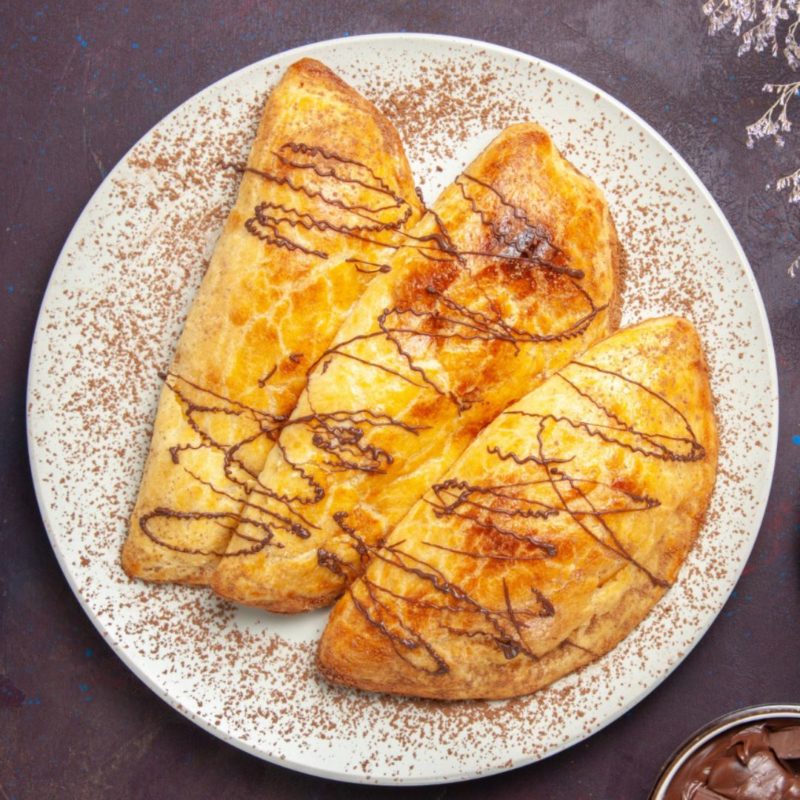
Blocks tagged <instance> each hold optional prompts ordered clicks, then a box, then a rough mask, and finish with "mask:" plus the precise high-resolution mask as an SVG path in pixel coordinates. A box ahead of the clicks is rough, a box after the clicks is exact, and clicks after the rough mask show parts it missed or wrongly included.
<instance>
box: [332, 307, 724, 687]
mask: <svg viewBox="0 0 800 800" xmlns="http://www.w3.org/2000/svg"><path fill="white" fill-rule="evenodd" d="M717 451H718V442H717V434H716V429H715V421H714V412H713V407H712V396H711V391H710V388H709V382H708V374H707V369H706V365H705V361H704V357H703V352H702V349H701V345H700V341H699V339H698V337H697V334H696V333H695V331H694V329H693V327H692V326H691V325H690V323H688V322H686V321H685V320H682V319H678V318H674V317H672V318H663V319H657V320H651V321H648V322H644V323H642V324H640V325H636V326H634V327H631V328H627V329H625V330H622V331H620V332H618V333H616V334H615V335H613V336H611V337H610V338H608V339H606V340H605V341H603V342H601V343H600V344H597V345H595V346H594V347H592V348H591V349H590V350H588V351H587V352H586V353H585V354H583V355H582V356H580V357H578V358H576V359H574V360H573V361H572V362H571V363H570V364H569V365H568V366H566V367H564V368H563V369H561V370H560V371H559V372H558V373H557V374H555V375H553V376H552V377H550V378H549V379H548V380H547V381H546V382H545V383H543V384H541V385H540V386H539V387H538V388H536V389H534V390H533V391H532V392H531V393H530V394H528V395H526V396H525V397H524V398H523V399H522V400H520V401H519V402H518V403H516V404H515V405H513V406H511V407H510V408H509V409H507V410H506V411H505V412H503V413H502V414H501V415H500V416H499V417H498V418H497V419H496V420H495V421H494V422H493V423H492V424H491V425H489V426H488V427H487V428H486V429H485V430H484V431H483V432H482V433H480V434H479V435H478V437H477V438H476V439H475V441H474V442H473V443H472V444H471V445H470V446H469V448H468V449H467V450H466V451H465V452H464V454H463V455H462V456H461V458H460V459H459V460H458V461H457V462H456V463H455V464H454V466H453V467H452V469H451V470H450V471H449V472H448V473H447V474H446V475H445V476H444V477H442V478H441V479H440V480H438V481H437V482H436V483H434V484H433V486H432V488H431V489H430V490H429V491H428V492H427V493H426V494H425V496H424V497H423V498H422V499H421V501H420V502H418V503H417V504H416V505H415V506H414V508H413V509H412V510H411V512H410V513H409V514H408V515H407V516H406V517H405V518H404V519H403V521H402V522H401V523H400V524H399V525H398V526H397V527H396V528H395V529H394V531H393V532H392V534H391V536H390V537H389V538H388V539H387V540H386V542H385V543H384V544H383V546H381V547H379V548H376V549H372V550H370V551H369V553H370V557H371V558H370V562H369V565H368V567H367V569H366V572H365V573H364V575H363V577H361V578H360V579H359V580H357V581H356V582H355V583H354V584H352V585H351V586H350V588H349V589H348V590H347V592H346V594H345V595H344V596H343V597H342V598H341V600H340V601H339V602H338V603H337V605H336V606H335V607H334V609H333V612H332V615H331V617H330V621H329V623H328V626H327V628H326V629H325V632H324V634H323V636H322V640H321V642H320V645H319V656H318V660H319V666H320V668H321V670H322V672H323V674H324V675H325V676H326V677H328V678H329V679H330V680H332V681H336V682H339V683H343V684H346V685H350V686H356V687H359V688H362V689H369V690H375V691H381V692H392V693H400V694H408V695H416V696H422V697H430V698H442V699H456V698H504V697H512V696H515V695H521V694H527V693H529V692H533V691H535V690H536V689H539V688H540V687H543V686H546V685H547V684H549V683H551V682H552V681H554V680H555V679H557V678H559V677H560V676H562V675H564V674H566V673H568V672H570V671H572V670H574V669H576V668H578V667H580V666H582V665H584V664H587V663H589V662H591V661H593V660H595V659H597V658H599V657H600V656H601V655H603V654H604V653H606V652H607V651H609V650H610V649H611V648H613V647H614V646H615V645H616V644H617V643H618V642H619V641H620V640H621V639H623V638H624V637H625V636H626V635H627V634H628V633H629V632H630V631H631V630H632V629H633V628H634V627H635V626H636V625H637V624H638V623H639V622H640V621H641V620H642V619H643V618H644V617H645V615H646V614H647V613H648V612H649V611H650V609H651V608H652V607H653V605H654V604H655V603H656V602H657V601H658V600H659V599H660V598H661V597H662V595H663V594H664V593H665V592H666V591H667V589H668V587H669V586H670V585H671V584H672V583H673V582H674V581H675V579H676V575H677V574H678V570H679V568H680V566H681V563H682V562H683V560H684V558H685V556H686V554H687V552H688V550H689V548H690V547H691V546H692V543H693V541H694V539H695V537H696V536H697V533H698V531H699V529H700V527H701V525H702V521H703V517H704V514H705V511H706V508H707V506H708V503H709V498H710V496H711V492H712V488H713V485H714V479H715V474H716V463H717ZM352 536H353V539H354V542H355V543H356V545H357V543H358V539H357V535H356V533H353V534H352Z"/></svg>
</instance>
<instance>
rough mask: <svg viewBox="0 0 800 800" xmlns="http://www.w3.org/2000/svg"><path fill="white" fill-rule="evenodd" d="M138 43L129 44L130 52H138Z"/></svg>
mask: <svg viewBox="0 0 800 800" xmlns="http://www.w3.org/2000/svg"><path fill="white" fill-rule="evenodd" d="M138 49H139V42H131V50H138Z"/></svg>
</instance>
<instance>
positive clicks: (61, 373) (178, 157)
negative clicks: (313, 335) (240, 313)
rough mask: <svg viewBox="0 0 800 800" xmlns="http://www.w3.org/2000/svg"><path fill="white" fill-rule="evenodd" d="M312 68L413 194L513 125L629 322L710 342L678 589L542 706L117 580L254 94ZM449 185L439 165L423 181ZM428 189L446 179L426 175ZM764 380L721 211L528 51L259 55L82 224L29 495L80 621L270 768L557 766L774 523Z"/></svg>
mask: <svg viewBox="0 0 800 800" xmlns="http://www.w3.org/2000/svg"><path fill="white" fill-rule="evenodd" d="M301 56H313V57H315V58H319V59H321V60H322V61H324V62H325V63H327V64H328V65H329V66H331V67H332V68H333V69H334V70H336V71H337V72H338V73H340V74H341V75H342V76H343V77H344V78H345V79H346V80H348V81H349V82H351V83H352V84H353V85H355V86H356V87H357V88H359V89H360V90H361V91H363V92H364V93H365V94H367V95H368V96H369V97H371V98H372V99H374V100H375V101H376V102H378V104H379V105H380V106H381V107H382V108H383V109H384V110H385V111H386V112H387V113H388V114H389V115H390V116H391V117H392V118H393V119H394V120H395V122H396V123H397V124H398V126H399V128H400V130H401V133H402V134H403V136H404V138H405V141H406V143H407V147H408V151H409V156H410V159H411V162H412V166H413V168H414V172H415V174H416V175H417V176H419V178H418V179H419V181H420V183H421V185H422V187H423V190H424V193H425V196H426V198H428V200H429V201H430V200H432V199H433V198H434V197H435V194H436V192H437V191H438V189H439V188H440V187H441V186H442V185H444V184H445V183H447V182H449V181H450V180H451V179H452V178H453V177H454V176H455V175H456V173H457V170H458V169H459V168H460V167H461V166H463V164H464V163H465V162H466V161H467V160H468V159H469V158H471V157H472V156H473V155H475V154H476V153H477V152H478V150H479V149H480V148H481V147H482V146H483V145H484V144H485V143H486V142H487V141H488V140H489V138H490V137H491V136H492V135H493V134H494V133H495V132H497V131H498V130H499V129H500V128H501V127H503V126H505V125H506V124H508V123H511V122H514V121H519V120H522V119H526V118H531V119H535V120H537V121H539V122H541V123H542V124H544V125H545V126H546V127H547V128H548V129H549V130H550V132H551V133H552V136H553V138H554V139H555V141H556V143H557V144H558V145H559V146H560V147H561V148H562V149H563V150H564V151H565V153H566V154H567V155H568V157H569V158H571V159H572V160H573V161H574V162H575V164H576V165H577V166H578V167H579V168H580V169H581V170H583V171H584V172H586V173H587V174H589V175H591V176H592V177H593V178H595V179H596V180H597V181H598V182H599V183H600V184H601V185H602V186H603V187H604V188H605V191H606V194H607V196H608V198H609V201H610V203H611V207H612V212H613V214H614V217H615V219H616V222H617V226H618V228H619V232H620V236H621V239H622V241H623V243H624V246H625V248H626V250H627V254H628V272H627V283H626V287H625V292H624V322H626V323H627V322H633V321H636V320H640V319H643V318H645V317H647V316H649V315H654V314H664V313H678V314H683V315H685V316H688V317H690V318H691V319H692V320H693V321H694V322H695V324H696V325H697V327H698V328H699V330H700V332H701V335H702V337H703V339H704V341H705V344H706V346H707V348H708V354H709V361H710V365H711V371H712V383H713V389H714V394H715V396H716V398H717V401H718V405H717V413H718V416H719V421H720V427H721V437H722V452H721V460H720V469H719V476H718V479H717V488H716V491H715V495H714V499H713V503H712V508H711V512H710V514H709V517H708V521H707V524H706V526H705V528H704V529H703V531H702V533H701V535H700V538H699V541H698V544H697V546H696V547H695V548H694V550H693V551H692V553H691V554H690V556H689V559H688V561H687V563H686V565H685V566H684V568H683V570H682V571H681V574H680V578H679V581H678V583H677V584H676V586H675V587H674V588H673V589H672V590H671V591H670V592H669V594H668V595H667V597H666V598H665V599H664V600H663V601H662V602H661V603H660V604H659V605H658V606H657V607H656V609H655V610H654V611H653V613H651V614H650V616H649V617H648V618H647V619H646V620H645V621H644V623H643V624H642V625H640V626H639V627H638V628H637V629H636V630H635V631H634V633H632V634H631V635H630V636H629V637H628V638H627V639H626V640H625V641H624V642H623V643H622V644H621V645H620V646H619V647H617V648H616V649H615V650H614V651H613V652H611V653H610V654H608V655H607V656H606V657H604V658H603V659H601V660H600V661H599V662H597V663H595V664H594V665H592V666H590V667H588V668H586V669H584V670H582V671H580V672H579V673H577V674H573V675H570V676H568V677H567V678H565V679H563V680H561V681H559V682H558V683H557V684H556V685H554V686H552V687H551V688H549V689H547V690H544V691H541V692H539V693H537V694H536V695H535V696H534V697H531V698H527V699H518V700H513V701H507V702H502V703H475V702H472V703H454V704H437V703H435V702H419V701H412V700H406V699H400V698H392V697H383V696H378V695H370V694H364V693H359V692H353V691H347V690H342V689H337V688H331V687H329V686H327V685H326V684H324V683H323V682H322V681H321V680H320V679H319V678H318V677H317V675H316V672H315V669H314V649H315V643H316V639H317V637H318V635H319V632H320V631H321V629H322V626H323V624H324V621H325V613H324V612H317V613H314V614H309V615H304V616H299V617H288V618H286V617H278V616H272V615H269V614H266V613H260V612H258V611H254V610H247V609H243V608H237V607H235V606H233V605H231V604H229V603H226V602H223V601H221V600H218V599H217V598H215V597H214V596H212V594H211V593H210V592H207V591H204V590H197V589H190V588H186V587H177V586H152V585H147V584H144V583H140V582H132V581H129V580H128V579H127V578H126V577H125V576H124V574H123V573H122V571H121V569H120V566H119V562H118V558H119V550H120V546H121V544H122V541H123V538H124V536H125V528H126V521H127V518H128V515H129V512H130V510H131V507H132V504H133V501H134V497H135V493H136V489H137V486H138V481H139V477H140V473H141V468H142V464H143V460H144V457H145V453H146V451H147V446H148V440H149V426H150V424H151V420H152V418H153V415H154V411H155V405H156V399H157V396H158V388H159V383H160V381H159V379H158V375H157V373H158V371H159V370H160V369H163V368H164V367H165V366H166V365H167V364H168V363H169V360H170V357H171V353H172V350H173V347H174V344H175V341H176V338H177V335H178V333H179V332H180V329H181V325H182V321H183V317H184V315H185V312H186V309H187V308H188V305H189V303H190V301H191V298H192V296H193V293H194V291H195V289H196V286H197V284H198V282H199V280H200V277H201V275H202V272H203V270H204V268H205V264H206V260H207V258H208V255H209V254H210V251H211V248H212V246H213V242H214V240H215V238H216V236H217V234H218V232H219V230H220V227H221V224H222V221H223V219H224V216H225V213H226V210H227V209H228V208H229V207H230V205H231V204H232V202H233V199H234V195H235V191H236V178H235V176H234V175H233V174H232V173H231V172H230V171H225V170H223V169H221V168H220V164H221V163H222V162H225V161H242V160H244V159H245V157H246V153H247V150H248V148H249V142H250V138H251V137H252V135H253V133H254V130H255V125H256V122H257V119H258V115H259V110H260V106H261V104H262V102H263V99H264V97H265V94H266V92H267V90H268V89H269V88H270V87H271V86H272V85H273V84H274V83H275V82H276V80H277V78H278V76H279V75H280V74H281V73H282V71H283V70H284V69H285V68H286V67H287V66H288V65H289V64H291V63H292V62H293V61H295V60H297V59H298V58H300V57H301ZM437 167H438V169H437ZM440 170H441V171H440ZM777 405H778V399H777V378H776V371H775V360H774V354H773V350H772V343H771V339H770V334H769V328H768V324H767V320H766V316H765V313H764V308H763V305H762V302H761V299H760V296H759V293H758V289H757V287H756V284H755V281H754V279H753V275H752V273H751V271H750V268H749V266H748V264H747V261H746V259H745V256H744V253H743V252H742V250H741V248H740V247H739V245H738V243H737V241H736V238H735V236H734V234H733V232H732V231H731V229H730V227H729V226H728V224H727V222H726V221H725V219H724V218H723V216H722V214H721V212H720V210H719V208H718V207H717V205H716V204H715V202H714V201H713V199H712V198H711V196H710V195H709V193H708V192H707V191H706V189H705V188H704V187H703V186H702V184H701V183H700V181H699V180H698V179H697V177H696V176H695V175H694V174H693V173H692V171H691V170H690V169H689V167H688V166H687V165H686V163H685V162H684V161H683V159H682V158H681V157H680V156H679V155H678V154H677V153H676V152H675V151H674V150H673V149H672V148H671V147H670V146H669V145H668V144H667V143H666V142H665V141H664V140H663V139H662V138H661V137H660V136H659V135H658V134H657V133H655V131H653V130H652V128H650V127H649V126H648V125H647V124H646V123H644V122H643V121H642V120H641V119H639V118H638V117H637V116H636V115H634V114H632V113H631V112H630V111H629V110H627V109H626V108H625V107H624V106H622V105H621V104H620V103H618V102H617V101H615V100H614V99H612V98H610V97H609V96H608V95H606V94H604V93H603V92H602V91H600V90H598V89H596V88H595V87H593V86H591V85H590V84H588V83H586V82H585V81H583V80H580V79H579V78H576V77H575V76H573V75H571V74H569V73H568V72H565V71H564V70H562V69H559V68H558V67H554V66H552V65H549V64H546V63H544V62H542V61H539V60H537V59H535V58H532V57H531V56H527V55H523V54H522V53H517V52H513V51H511V50H506V49H504V48H501V47H496V46H493V45H488V44H484V43H480V42H473V41H467V40H463V39H454V38H450V37H441V36H428V35H410V34H409V35H397V34H387V35H383V36H363V37H354V38H350V39H341V40H337V41H331V42H323V43H320V44H314V45H309V46H307V47H303V48H300V49H297V50H292V51H290V52H288V53H284V54H282V55H278V56H274V57H272V58H268V59H266V60H264V61H262V62H260V63H258V64H254V65H253V66H250V67H247V68H246V69H243V70H241V71H240V72H237V73H235V74H233V75H231V76H229V77H227V78H225V79H223V80H221V81H220V82H218V83H216V84H214V85H213V86H211V87H209V88H208V89H206V90H205V91H203V92H201V93H200V94H198V95H197V96H195V97H193V98H192V99H191V100H189V101H187V102H186V103H184V104H183V105H182V106H181V107H180V108H178V109H177V110H176V111H175V112H173V113H172V114H171V115H170V116H168V117H167V118H166V119H165V120H163V121H162V122H161V123H159V124H158V125H157V126H156V127H155V128H154V129H153V130H152V131H150V132H149V133H148V134H147V135H146V136H144V138H143V139H141V141H139V143H138V144H136V145H135V146H134V148H133V149H132V150H131V151H130V152H129V153H128V155H126V156H125V158H123V160H122V161H121V162H120V163H119V165H118V166H117V167H116V168H115V169H114V171H113V172H112V173H111V174H110V175H109V176H108V178H107V179H106V180H105V181H104V183H103V185H102V186H101V187H100V188H99V189H98V190H97V192H96V194H95V195H94V197H93V198H92V199H91V201H90V202H89V204H88V205H87V207H86V210H85V211H84V212H83V214H82V215H81V217H80V219H79V220H78V222H77V223H76V225H75V228H74V230H73V231H72V233H71V235H70V237H69V239H68V240H67V243H66V245H65V246H64V250H63V251H62V253H61V256H60V258H59V260H58V263H57V265H56V268H55V270H54V272H53V276H52V278H51V280H50V285H49V287H48V289H47V294H46V295H45V298H44V302H43V304H42V309H41V313H40V316H39V322H38V326H37V329H36V335H35V338H34V344H33V351H32V353H31V366H30V376H29V418H28V425H29V428H28V430H29V443H30V453H31V461H32V465H33V475H34V481H35V484H36V491H37V496H38V499H39V505H40V507H41V511H42V515H43V517H44V521H45V525H46V527H47V531H48V533H49V535H50V539H51V541H52V544H53V548H54V549H55V552H56V555H57V557H58V559H59V562H60V563H61V567H62V569H63V570H64V573H65V575H66V576H67V579H68V580H69V582H70V585H71V586H72V588H73V590H74V591H75V593H76V595H77V596H78V599H79V600H80V602H81V603H82V605H83V607H84V609H85V610H86V612H87V613H88V614H89V616H90V617H91V619H92V621H93V622H94V624H95V625H96V626H97V628H98V629H99V630H100V631H101V633H102V634H103V635H104V636H105V637H106V638H107V639H108V641H109V643H110V644H111V646H112V647H113V648H114V649H115V650H116V652H117V653H118V654H119V656H120V657H121V658H122V659H123V660H124V661H125V663H126V664H127V665H128V666H129V667H130V668H131V669H132V670H133V671H134V672H135V673H136V674H137V675H138V676H139V677H140V678H141V679H142V680H144V681H145V682H146V683H147V685H148V686H150V687H151V688H152V689H153V690H154V691H155V692H157V693H158V695H159V696H160V697H162V698H164V699H165V700H166V701H167V702H169V703H171V704H172V705H173V706H174V707H175V708H177V709H178V710H179V711H181V712H182V713H183V714H185V715H186V716H187V717H189V718H190V719H192V720H194V721H195V722H197V723H198V724H199V725H202V726H203V727H204V728H206V729H207V730H209V731H211V732H212V733H214V734H215V735H217V736H219V737H220V738H222V739H224V740H226V741H228V742H231V743H233V744H235V745H237V746H238V747H241V748H242V749H244V750H247V751H249V752H251V753H254V754H256V755H258V756H261V757H262V758H265V759H268V760H269V761H274V762H276V763H278V764H283V765H285V766H288V767H292V768H293V769H298V770H302V771H304V772H309V773H313V774H316V775H323V776H327V777H333V778H339V779H342V780H348V781H360V782H376V783H406V784H412V783H432V782H444V781H454V780H460V779H465V778H471V777H475V776H477V775H486V774H490V773H493V772H498V771H501V770H505V769H510V768H512V767H515V766H519V765H522V764H526V763H529V762H532V761H535V760H537V759H541V758H544V757H545V756H547V755H550V754H552V753H555V752H556V751H558V750H561V749H563V748H565V747H567V746H569V745H571V744H574V743H575V742H578V741H580V740H581V739H583V738H585V737H586V736H588V735H590V734H591V733H593V732H595V731H597V730H598V729H600V728H601V727H603V726H604V725H606V724H608V723H609V722H611V721H612V720H614V719H615V718H616V717H618V716H619V715H620V714H621V713H623V712H624V711H625V710H627V709H629V708H630V707H631V706H633V705H634V704H635V703H637V702H638V701H639V700H641V699H642V698H643V697H644V696H645V695H646V694H647V693H648V692H650V691H651V690H652V689H653V688H654V687H655V686H656V685H657V684H658V683H659V682H660V681H661V680H662V679H663V678H664V677H665V676H666V675H667V674H668V673H669V672H670V671H671V670H672V669H674V668H675V666H676V665H677V664H678V663H679V662H680V661H681V659H682V658H683V657H684V656H685V655H686V654H687V652H688V651H689V650H690V649H691V648H692V646H693V645H694V644H695V643H696V642H697V640H698V639H699V638H700V636H701V635H702V634H703V633H704V632H705V631H706V630H707V628H708V626H709V625H710V624H711V622H712V621H713V620H714V618H715V617H716V615H717V614H718V613H719V611H720V609H721V608H722V605H723V603H724V602H725V600H726V598H727V597H728V595H729V593H730V591H731V589H732V588H733V586H734V583H735V582H736V580H737V578H738V576H739V574H740V572H741V570H742V568H743V566H744V564H745V561H746V560H747V557H748V555H749V553H750V550H751V548H752V545H753V542H754V540H755V537H756V534H757V532H758V528H759V526H760V523H761V518H762V515H763V512H764V507H765V505H766V500H767V493H768V491H769V486H770V481H771V478H772V469H773V464H774V457H775V449H776V436H777Z"/></svg>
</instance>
